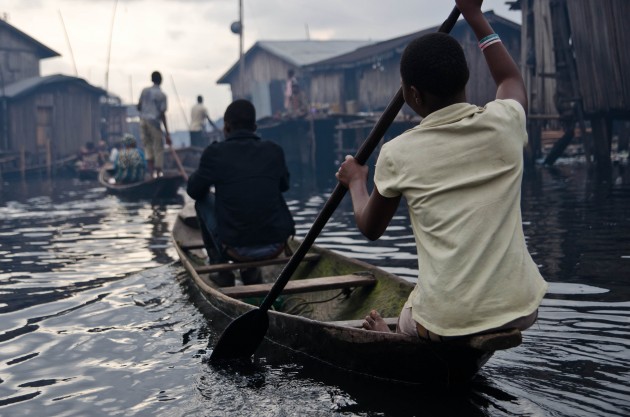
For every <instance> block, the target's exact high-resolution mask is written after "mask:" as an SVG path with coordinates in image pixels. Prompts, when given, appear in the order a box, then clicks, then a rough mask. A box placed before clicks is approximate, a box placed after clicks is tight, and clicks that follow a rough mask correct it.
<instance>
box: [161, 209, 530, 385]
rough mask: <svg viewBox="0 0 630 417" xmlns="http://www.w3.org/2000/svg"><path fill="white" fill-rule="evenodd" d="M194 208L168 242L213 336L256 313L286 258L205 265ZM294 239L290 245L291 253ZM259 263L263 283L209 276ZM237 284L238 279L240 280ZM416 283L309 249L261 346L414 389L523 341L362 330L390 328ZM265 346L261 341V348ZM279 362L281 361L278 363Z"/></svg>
mask: <svg viewBox="0 0 630 417" xmlns="http://www.w3.org/2000/svg"><path fill="white" fill-rule="evenodd" d="M195 224H196V218H195V213H194V209H191V208H190V206H186V207H185V208H184V210H182V212H181V213H180V215H179V216H178V218H177V219H176V221H175V225H174V228H173V241H174V244H175V249H176V250H177V253H178V254H179V257H180V259H181V261H182V264H183V265H184V267H185V268H186V270H187V271H188V273H189V274H188V275H189V279H188V280H186V281H185V282H186V283H187V284H188V287H189V289H190V290H189V294H190V295H191V297H192V298H193V300H194V301H195V304H196V305H197V306H198V307H199V309H200V310H201V311H202V312H203V313H204V315H205V316H206V317H207V319H208V323H209V324H210V325H212V326H213V328H215V330H216V331H223V329H224V328H225V327H226V326H227V325H228V324H229V323H230V322H231V321H232V320H234V319H236V318H237V317H239V316H241V315H242V314H244V313H246V312H247V311H249V310H251V309H253V308H255V307H254V305H256V303H260V302H261V301H262V297H264V296H265V295H266V294H267V293H268V292H269V290H270V288H271V285H272V283H273V282H274V280H275V279H276V278H277V277H278V275H279V273H280V270H281V269H282V268H283V267H284V265H285V264H286V262H287V261H288V258H287V257H284V258H282V257H281V258H277V259H273V260H270V261H258V262H251V263H240V264H219V265H207V264H206V263H205V262H204V261H205V259H206V257H205V252H204V250H203V249H202V248H203V243H202V239H201V236H200V231H199V229H198V228H197V227H195ZM298 243H299V242H296V241H292V242H291V245H292V246H293V249H295V248H296V247H297V244H298ZM255 265H258V266H260V267H261V269H262V273H263V279H264V281H265V282H266V283H265V284H257V285H236V286H234V287H218V286H217V285H216V284H215V283H214V282H213V281H212V279H211V277H212V276H213V275H214V274H216V273H217V272H218V271H221V270H234V271H236V270H238V269H239V268H245V267H252V266H255ZM237 282H238V281H237ZM412 289H413V284H412V283H410V282H409V281H407V280H404V279H402V278H400V277H398V276H395V275H393V274H390V273H388V272H386V271H383V270H382V269H379V268H377V267H375V266H373V265H370V264H367V263H365V262H361V261H358V260H355V259H351V258H348V257H345V256H342V255H340V254H337V253H335V252H332V251H330V250H326V249H323V248H320V247H317V246H313V247H312V248H311V250H310V251H309V254H307V255H306V257H305V258H304V261H303V263H302V265H301V266H300V267H299V268H298V269H297V271H296V272H295V274H294V275H293V277H292V279H291V280H290V281H289V282H288V284H287V285H286V286H285V288H284V291H283V295H282V296H281V297H280V299H279V300H278V301H279V302H277V303H276V305H275V306H274V308H273V309H272V310H270V311H269V330H268V332H267V334H266V339H267V341H269V342H270V343H269V344H268V346H272V348H271V349H265V351H266V353H264V355H267V354H268V353H267V352H271V353H269V354H270V355H273V356H274V359H277V356H278V355H283V353H282V352H284V355H285V356H286V357H287V358H288V357H292V356H293V355H294V354H295V353H299V354H303V355H304V356H303V357H304V358H305V359H306V358H309V360H310V359H315V360H317V361H319V362H321V364H326V365H332V366H333V368H335V369H341V370H343V371H347V372H350V373H355V374H361V375H367V376H369V377H375V378H378V379H384V380H392V381H398V382H404V383H413V384H430V385H457V384H461V383H465V382H468V381H469V380H470V379H472V377H473V376H474V375H475V374H476V373H477V372H478V371H479V369H480V368H481V367H482V366H483V364H484V363H486V361H487V360H488V359H489V358H490V357H491V356H492V354H493V353H494V351H495V350H499V349H508V348H511V347H514V346H517V345H518V344H520V343H521V333H520V331H518V330H516V329H510V330H506V331H503V332H497V333H493V334H486V335H480V336H473V337H468V338H462V339H456V340H453V341H449V342H442V343H436V342H432V343H431V342H426V341H423V340H421V339H419V338H415V337H411V336H405V335H401V334H395V333H383V332H373V331H367V330H363V329H362V328H361V323H362V318H363V317H365V316H366V315H367V314H368V313H369V312H370V310H371V309H373V308H374V309H377V310H378V311H379V312H381V314H382V315H383V317H389V318H388V319H386V321H387V322H388V324H389V325H390V327H391V328H395V325H396V319H395V317H396V316H397V315H398V313H399V311H400V309H401V307H402V306H403V304H404V303H405V300H406V299H407V297H408V295H409V293H410V292H411V290H412ZM263 345H264V344H263ZM281 360H282V358H281Z"/></svg>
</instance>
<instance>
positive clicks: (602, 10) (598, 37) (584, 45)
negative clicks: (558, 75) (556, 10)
mask: <svg viewBox="0 0 630 417" xmlns="http://www.w3.org/2000/svg"><path fill="white" fill-rule="evenodd" d="M566 5H567V10H568V15H569V21H570V25H571V35H572V36H571V40H572V45H573V50H574V52H575V61H576V66H577V75H578V80H579V82H580V83H579V85H580V95H581V96H582V103H583V106H584V111H585V112H586V113H587V114H597V113H611V114H612V115H619V116H622V117H626V118H627V117H629V116H630V40H629V38H628V30H627V25H628V18H630V1H628V0H570V1H566Z"/></svg>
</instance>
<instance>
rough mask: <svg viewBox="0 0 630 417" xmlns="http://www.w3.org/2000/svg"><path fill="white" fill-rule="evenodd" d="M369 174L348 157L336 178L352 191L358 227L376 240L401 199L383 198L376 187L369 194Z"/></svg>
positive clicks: (366, 235)
mask: <svg viewBox="0 0 630 417" xmlns="http://www.w3.org/2000/svg"><path fill="white" fill-rule="evenodd" d="M367 173H368V168H367V167H366V166H363V165H359V163H358V162H357V161H356V160H355V159H354V158H353V157H352V156H346V160H345V161H344V162H343V163H342V164H341V167H340V168H339V171H338V172H337V173H336V174H335V176H336V177H337V179H338V180H339V182H340V183H341V184H342V185H344V186H345V187H347V188H348V190H349V191H350V196H351V198H352V207H353V209H354V219H355V221H356V223H357V227H358V228H359V230H360V231H361V233H363V235H364V236H365V237H367V238H368V239H370V240H376V239H378V238H379V237H381V236H382V235H383V233H384V232H385V229H387V226H388V225H389V222H390V221H391V220H392V217H394V214H395V213H396V209H397V208H398V204H399V203H400V197H395V198H387V197H383V196H382V195H381V194H380V193H379V192H378V189H377V188H376V187H374V190H373V191H372V194H369V193H368V190H367Z"/></svg>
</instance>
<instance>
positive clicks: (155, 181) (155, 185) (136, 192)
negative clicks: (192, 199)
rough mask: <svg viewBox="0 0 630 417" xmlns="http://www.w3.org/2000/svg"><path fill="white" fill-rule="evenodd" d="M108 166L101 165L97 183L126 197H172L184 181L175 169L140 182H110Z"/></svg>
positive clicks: (111, 191) (111, 192)
mask: <svg viewBox="0 0 630 417" xmlns="http://www.w3.org/2000/svg"><path fill="white" fill-rule="evenodd" d="M109 169H111V168H110V167H107V166H105V167H103V168H102V169H101V171H100V172H99V176H98V180H99V183H100V184H101V185H102V186H103V187H105V188H106V190H107V192H108V193H110V194H115V195H118V196H124V197H128V198H148V199H154V198H173V197H175V196H177V193H178V190H179V188H180V187H181V185H182V184H183V183H184V177H183V175H181V174H180V173H178V172H176V171H167V172H165V173H164V176H162V177H158V178H151V179H148V180H146V181H142V182H135V183H131V184H110V183H109V179H110V178H111V175H110V172H109Z"/></svg>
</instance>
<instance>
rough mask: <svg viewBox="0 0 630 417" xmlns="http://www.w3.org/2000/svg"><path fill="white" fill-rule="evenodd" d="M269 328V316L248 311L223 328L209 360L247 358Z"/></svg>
mask: <svg viewBox="0 0 630 417" xmlns="http://www.w3.org/2000/svg"><path fill="white" fill-rule="evenodd" d="M267 328H269V316H268V315H267V312H266V311H261V310H260V309H258V308H257V309H254V310H250V311H248V312H247V313H245V314H243V315H242V316H240V317H238V318H237V319H236V320H234V321H232V323H230V324H229V325H228V327H226V328H225V330H224V331H223V333H222V334H221V337H219V341H218V342H217V344H216V346H215V347H214V350H213V351H212V353H211V354H210V360H211V361H215V360H222V359H239V358H249V357H250V356H252V355H253V354H254V352H255V351H256V349H257V348H258V346H259V345H260V343H261V342H262V340H263V338H264V337H265V334H266V333H267Z"/></svg>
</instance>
